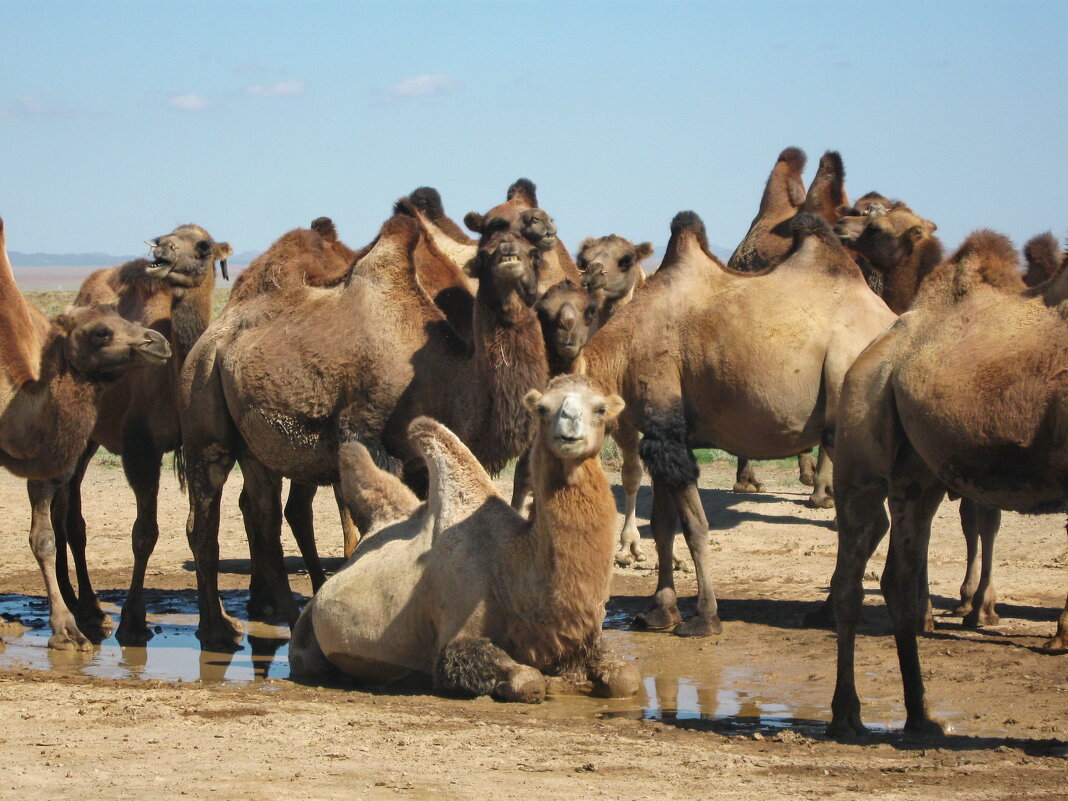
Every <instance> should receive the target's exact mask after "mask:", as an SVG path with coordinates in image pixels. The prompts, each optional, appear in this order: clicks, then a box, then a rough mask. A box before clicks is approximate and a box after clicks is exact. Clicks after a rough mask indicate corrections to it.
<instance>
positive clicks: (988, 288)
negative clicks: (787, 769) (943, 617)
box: [829, 231, 1068, 735]
mask: <svg viewBox="0 0 1068 801" xmlns="http://www.w3.org/2000/svg"><path fill="white" fill-rule="evenodd" d="M1016 266H1017V265H1016V253H1015V251H1014V250H1013V248H1012V245H1011V243H1009V241H1008V240H1007V239H1006V238H1005V237H1003V236H1001V235H999V234H995V233H993V232H991V231H979V232H977V233H975V234H973V235H971V236H970V237H968V238H967V239H966V240H965V242H964V243H963V244H962V245H961V247H960V249H959V250H958V251H957V252H956V253H955V254H954V255H953V256H952V257H951V258H950V259H949V260H948V261H947V262H945V263H944V264H943V265H941V266H940V267H938V268H937V269H936V270H935V271H933V272H932V273H931V274H930V276H929V277H928V278H927V279H926V280H925V281H924V283H923V285H922V286H921V289H920V292H919V294H918V296H917V297H916V300H915V303H914V304H913V306H912V309H911V311H910V312H909V313H908V314H907V315H904V316H903V317H901V318H900V319H899V320H898V322H897V323H896V324H895V325H894V326H893V327H892V328H890V329H889V330H888V331H886V332H885V333H884V334H883V335H882V336H881V337H880V338H879V339H877V340H876V342H874V343H873V344H872V345H871V347H869V348H868V349H867V351H865V352H864V354H862V355H861V356H860V358H858V359H857V361H856V363H855V364H854V365H853V367H852V368H851V369H850V371H849V374H848V375H847V377H846V381H845V385H844V387H843V391H842V399H841V403H840V410H841V411H840V416H839V424H838V431H837V437H836V447H835V457H836V459H837V462H838V467H839V469H838V475H837V480H836V484H835V489H836V494H837V498H838V542H839V546H838V561H837V566H836V568H835V572H834V578H833V580H832V595H833V598H834V610H835V617H836V620H837V627H838V675H837V684H836V687H835V692H834V700H833V703H832V721H831V724H830V727H829V732H830V733H831V734H833V735H843V734H863V733H864V732H865V731H866V730H865V728H864V726H863V724H862V722H861V717H860V701H859V698H858V696H857V692H856V685H855V677H854V663H853V660H854V648H855V639H856V625H857V619H858V617H859V614H860V609H861V605H862V597H863V589H862V578H863V573H864V569H865V565H866V563H867V561H868V559H869V558H870V556H871V554H872V553H873V552H874V550H875V548H876V546H877V545H878V543H879V541H880V540H881V539H882V537H883V536H884V535H885V533H886V532H887V529H888V528H889V530H890V552H889V554H888V556H887V563H886V568H885V570H884V572H883V577H882V591H883V595H884V597H885V599H886V605H887V608H888V610H889V612H890V617H891V620H892V622H893V628H894V637H895V640H896V643H897V652H898V660H899V663H900V666H901V677H902V683H903V686H904V697H905V708H906V722H905V728H906V730H909V731H914V732H920V733H941V732H942V727H941V726H940V725H939V724H938V723H937V722H935V721H934V720H932V718H931V717H930V715H929V714H928V711H927V706H926V701H925V693H924V686H923V678H922V675H921V673H920V661H919V652H918V647H917V641H916V622H917V619H918V618H919V617H920V616H921V615H922V613H923V610H922V609H921V607H922V595H921V590H922V589H923V584H922V575H921V574H922V572H923V567H924V565H925V563H926V561H925V559H926V550H927V543H928V539H929V537H930V530H931V519H932V517H933V515H934V514H935V511H936V510H937V508H938V505H939V503H940V502H941V500H942V498H943V496H944V495H945V493H946V490H947V488H948V489H949V491H951V492H953V493H956V494H959V495H961V496H962V497H965V498H969V499H971V500H972V501H973V502H974V503H975V504H976V506H977V508H978V509H980V510H985V511H983V513H984V515H986V516H987V520H985V521H984V522H985V524H988V525H991V526H992V527H993V528H994V529H995V530H996V528H997V522H998V515H999V514H1000V513H999V512H998V510H1000V509H1011V510H1016V511H1021V512H1026V513H1040V512H1054V511H1063V510H1064V509H1065V489H1064V488H1065V486H1066V482H1068V438H1066V435H1065V431H1068V426H1065V424H1064V420H1063V417H1064V409H1065V403H1066V400H1068V380H1066V378H1065V376H1066V375H1068V363H1066V357H1065V354H1066V353H1068V333H1066V330H1065V325H1064V318H1065V315H1066V300H1068V277H1066V276H1065V274H1063V273H1062V274H1061V275H1060V276H1058V277H1057V278H1056V279H1054V280H1053V281H1051V282H1048V283H1046V284H1043V285H1042V286H1039V287H1036V288H1034V289H1031V290H1028V291H1026V292H1019V291H1014V290H1012V289H1011V288H1010V286H1007V285H1006V283H1007V282H1006V281H1005V277H1006V276H1008V275H1010V274H1012V273H1014V272H1015V271H1016ZM1017 278H1018V275H1017ZM884 501H888V502H889V508H890V519H889V520H888V519H887V516H886V512H885V510H884V507H883V502H884ZM1044 647H1045V648H1046V649H1047V650H1057V649H1064V648H1065V647H1068V610H1066V612H1065V614H1064V615H1063V616H1062V617H1061V620H1060V622H1059V624H1058V629H1057V633H1056V635H1055V636H1054V637H1053V638H1052V639H1051V640H1050V641H1048V642H1047V643H1046V644H1045V646H1044Z"/></svg>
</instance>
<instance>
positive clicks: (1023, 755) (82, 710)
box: [0, 463, 1068, 801]
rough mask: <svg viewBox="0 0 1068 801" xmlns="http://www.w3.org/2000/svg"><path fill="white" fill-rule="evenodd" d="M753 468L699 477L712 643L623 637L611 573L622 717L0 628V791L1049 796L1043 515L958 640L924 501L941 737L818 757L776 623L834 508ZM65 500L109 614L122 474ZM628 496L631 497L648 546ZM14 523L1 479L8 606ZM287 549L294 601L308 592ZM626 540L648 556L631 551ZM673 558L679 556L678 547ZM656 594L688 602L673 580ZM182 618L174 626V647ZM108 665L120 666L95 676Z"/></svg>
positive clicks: (795, 650)
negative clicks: (623, 667) (982, 620)
mask: <svg viewBox="0 0 1068 801" xmlns="http://www.w3.org/2000/svg"><path fill="white" fill-rule="evenodd" d="M760 467H761V469H760V472H761V476H762V478H763V479H764V480H765V481H766V483H767V484H768V486H769V490H770V491H769V493H768V494H766V495H759V496H758V495H750V496H738V495H733V494H731V493H729V492H726V491H724V489H723V488H726V487H729V486H730V484H731V482H732V477H731V474H730V468H729V467H728V466H726V465H723V464H719V465H715V466H713V467H711V468H710V467H707V466H706V467H705V468H704V469H703V475H702V487H703V492H702V495H703V499H704V502H705V508H706V510H707V512H708V514H709V518H710V521H711V527H712V531H711V533H710V537H711V541H712V543H713V552H714V555H715V559H716V561H715V568H714V575H715V577H716V591H717V595H718V597H719V598H720V602H721V605H720V609H721V614H722V616H723V619H724V633H723V635H722V636H721V637H718V638H714V639H706V640H683V639H680V638H676V637H673V636H671V635H669V634H663V633H639V632H629V631H626V630H625V627H624V626H625V621H626V620H627V619H629V617H630V616H631V615H632V614H633V613H634V612H636V611H640V610H641V609H642V608H644V605H645V598H646V596H647V595H648V594H650V593H651V591H652V589H653V586H654V581H655V579H654V575H653V573H652V571H651V570H650V569H649V567H647V566H646V565H649V564H650V563H645V564H643V565H642V566H641V567H640V568H638V569H634V568H625V569H617V570H616V574H615V578H614V584H613V590H614V592H613V595H614V598H613V601H612V603H611V605H610V607H609V621H610V624H609V625H610V626H611V627H612V630H611V631H609V632H608V633H607V634H606V636H607V637H608V639H609V640H610V641H611V642H612V643H613V644H614V645H615V646H616V647H617V648H619V649H620V650H621V651H622V652H623V653H624V654H626V655H628V656H630V657H633V658H635V659H637V660H638V664H639V665H640V667H641V670H642V673H643V675H644V676H646V680H645V687H644V689H643V694H642V695H641V696H640V697H639V698H637V699H634V701H632V702H606V701H598V700H595V699H589V698H584V697H577V696H570V697H553V698H550V699H549V700H548V701H547V702H546V703H544V704H542V705H540V706H536V707H522V706H514V705H506V704H500V703H495V702H493V701H489V700H479V701H459V700H450V699H439V698H435V697H432V696H427V695H420V694H399V693H397V694H383V693H377V694H376V693H368V692H362V691H359V690H336V689H318V688H308V687H303V686H299V685H295V684H293V683H291V682H289V681H288V680H287V678H286V675H287V673H288V670H287V668H286V666H285V659H284V648H283V649H281V650H278V651H277V652H276V653H275V654H274V657H273V659H269V660H268V661H269V662H270V664H269V666H267V667H265V668H263V669H262V670H261V671H260V673H261V676H262V675H263V673H264V672H265V673H266V676H267V677H266V678H259V679H255V680H252V679H251V676H245V674H242V673H240V672H239V671H238V662H241V661H242V660H244V661H245V662H247V661H248V659H247V658H246V657H245V656H242V655H240V654H239V655H237V657H235V658H234V664H233V666H232V667H231V666H230V662H229V661H228V659H226V658H219V659H216V658H214V657H212V656H211V655H205V656H200V655H198V656H197V657H195V658H194V673H193V674H192V675H190V676H186V677H185V679H186V680H184V681H178V680H164V679H159V678H151V676H152V675H154V674H153V665H154V664H156V663H160V664H165V663H166V662H167V659H178V658H179V655H180V654H181V653H182V652H183V648H182V647H179V646H178V645H174V647H173V648H170V646H169V643H171V642H172V641H171V640H168V639H167V635H163V634H161V635H158V636H157V638H156V639H155V640H153V642H151V643H150V644H149V646H148V649H147V652H145V653H146V654H147V655H142V656H141V657H140V660H139V659H138V658H137V657H136V656H135V655H132V652H131V653H122V651H121V649H118V648H117V647H116V646H105V648H103V649H101V651H100V652H99V653H98V654H89V655H84V656H82V655H70V654H56V653H54V652H48V651H47V649H45V648H43V646H42V643H43V642H44V638H45V637H46V636H47V633H46V632H43V633H42V632H41V631H40V630H30V631H28V632H24V630H23V629H22V628H21V627H20V626H18V625H14V624H8V625H7V626H6V627H5V628H4V629H3V634H4V636H5V639H6V640H8V645H7V649H6V651H5V652H4V653H2V654H0V720H3V722H4V725H3V727H2V730H0V753H2V754H4V764H5V766H6V768H5V769H4V770H3V772H2V773H0V798H18V799H25V800H26V801H32V799H58V798H69V797H77V798H80V799H95V798H100V799H124V798H137V799H142V798H157V797H159V798H177V797H180V796H185V797H189V798H207V797H212V798H238V799H289V798H306V799H320V798H322V799H326V798H368V799H393V798H397V797H402V798H440V799H467V798H478V799H483V798H492V799H498V798H500V799H506V798H507V799H510V798H521V799H524V801H530V800H531V799H541V798H553V799H560V798H613V799H652V798H656V799H659V798H671V799H688V798H694V799H697V798H700V799H732V800H737V801H746V800H747V799H760V800H761V801H765V799H779V798H811V797H821V798H834V799H855V798H870V797H873V796H877V797H880V798H902V799H906V798H909V799H911V798H917V799H918V798H936V797H937V798H967V799H969V800H970V801H974V800H975V799H985V798H990V799H994V798H997V799H1004V798H1028V799H1034V798H1068V780H1066V777H1068V759H1065V754H1066V748H1065V744H1066V741H1068V656H1047V655H1044V654H1041V653H1039V652H1038V651H1037V646H1038V645H1040V644H1041V642H1042V641H1043V640H1044V639H1045V638H1047V637H1049V636H1050V635H1051V634H1052V633H1053V630H1054V627H1055V624H1056V617H1057V614H1058V612H1059V609H1060V608H1061V606H1062V605H1063V603H1064V595H1065V590H1066V589H1068V571H1066V570H1065V567H1066V565H1068V549H1066V544H1068V543H1066V540H1065V533H1064V525H1063V521H1062V520H1061V519H1059V518H1056V517H1035V518H1024V517H1021V516H1018V515H1012V514H1007V515H1005V521H1004V525H1003V527H1002V532H1001V536H1000V539H999V541H998V544H997V548H998V552H997V557H996V565H997V576H998V583H999V589H1000V597H1001V604H1000V607H999V611H1000V612H1001V614H1002V621H1001V623H1000V624H999V625H998V626H996V627H992V628H988V629H984V630H981V631H969V630H965V629H963V628H962V627H961V626H960V624H959V621H958V620H957V619H956V618H953V617H951V616H949V615H948V610H949V609H951V608H952V606H953V601H954V600H955V598H956V596H957V590H958V587H959V584H960V581H961V578H962V576H963V542H962V539H961V537H960V533H959V524H958V522H957V518H956V515H957V510H956V504H951V503H948V502H947V503H946V504H944V506H943V508H942V509H941V511H940V513H939V516H938V518H937V519H936V521H935V534H934V537H933V542H932V554H931V578H932V593H933V595H934V599H935V604H936V610H937V612H938V614H939V617H938V622H939V628H938V630H937V632H936V633H935V634H934V635H930V636H927V637H925V638H923V639H922V641H921V658H922V660H923V664H924V670H925V675H926V677H927V688H928V694H929V698H930V702H931V705H932V708H933V710H934V711H935V713H936V714H937V715H939V716H941V717H942V718H943V719H944V720H946V721H948V722H949V723H950V724H951V725H952V727H953V731H952V733H951V734H949V735H948V736H946V737H945V738H941V739H938V740H927V741H922V740H911V739H908V738H904V737H902V736H901V735H900V734H898V733H896V732H894V731H890V732H887V731H885V730H884V731H882V732H881V733H876V734H875V735H873V737H872V738H871V739H870V740H867V741H865V742H854V743H838V742H833V741H829V740H827V739H826V738H824V737H823V735H822V728H823V726H824V725H825V723H826V721H827V720H828V718H829V705H830V698H831V693H832V689H833V680H834V638H833V635H832V634H831V633H830V632H829V631H826V630H812V629H806V628H804V627H802V626H801V624H800V618H801V616H802V615H803V613H804V612H805V611H806V610H807V609H809V608H811V606H812V604H813V603H814V602H816V601H817V600H819V599H820V598H821V597H822V596H823V593H825V591H826V587H827V581H828V578H829V576H830V574H831V571H832V568H833V561H834V553H835V534H834V532H833V530H832V529H831V526H830V521H831V518H832V513H830V512H826V511H814V510H809V509H806V508H805V507H804V506H803V505H802V502H803V499H804V497H805V492H804V488H802V487H801V486H800V485H798V484H797V483H796V480H795V478H794V475H793V471H792V470H787V469H785V468H782V467H776V466H769V465H762V466H760ZM616 481H617V483H618V477H616ZM239 487H240V477H239V476H237V475H235V476H234V477H232V478H231V481H230V483H229V485H228V486H227V493H228V494H227V497H226V499H225V500H224V506H223V509H224V513H223V517H224V520H223V526H224V528H223V531H222V535H221V543H222V557H223V559H222V568H223V570H224V571H225V572H224V575H223V576H222V580H221V583H222V586H223V587H224V588H227V589H231V590H241V591H244V590H245V589H247V583H248V552H247V546H246V544H245V538H244V533H243V529H242V528H241V523H240V518H239V516H238V513H237V504H236V493H237V491H238V489H239ZM617 489H618V487H617ZM84 490H85V507H86V517H87V520H88V523H89V531H90V538H89V559H90V567H91V570H92V575H93V580H94V583H95V585H96V588H97V590H98V591H102V593H103V595H104V596H105V597H106V598H108V597H110V598H115V599H116V600H121V591H122V590H124V589H125V588H126V586H127V581H128V573H129V569H130V564H131V561H132V556H131V553H130V545H129V530H130V524H131V522H132V517H133V500H132V496H131V494H130V493H129V490H128V489H127V487H126V484H125V481H124V479H123V476H122V472H121V470H119V469H116V468H115V467H109V466H106V465H102V464H99V463H94V465H93V466H92V467H91V469H90V472H89V475H88V476H87V478H86V481H85V485H84ZM329 496H330V493H320V497H319V498H317V499H316V515H317V526H318V531H319V539H320V549H321V551H322V552H323V553H324V554H326V555H328V556H330V557H332V561H331V562H330V563H329V564H330V565H336V564H337V557H339V556H340V549H341V543H340V529H339V526H338V524H337V519H336V510H335V509H334V508H333V501H332V498H330V497H329ZM619 500H620V501H621V498H619ZM649 504H650V496H649V490H648V488H643V491H642V494H641V496H640V503H639V511H640V513H641V514H642V515H643V517H644V518H645V520H644V522H645V523H646V526H645V527H644V528H643V534H644V536H646V537H648V536H649V531H648V526H647V521H648V514H649ZM186 510H187V507H186V501H185V498H184V496H182V495H181V494H180V493H179V492H178V490H177V486H176V482H175V481H174V478H173V476H172V475H171V474H170V473H167V474H166V475H165V476H164V483H163V491H162V493H161V499H160V519H161V531H162V535H161V538H160V542H159V545H158V547H157V550H156V553H155V556H154V558H153V560H152V563H151V566H150V569H149V575H148V585H149V586H150V587H152V588H155V589H157V590H161V591H163V592H160V593H157V594H155V595H154V596H153V597H152V598H151V599H150V607H149V609H150V612H153V611H154V609H155V611H160V604H167V603H171V604H172V606H173V604H175V603H178V601H177V600H176V599H184V602H185V603H187V604H188V603H191V599H192V597H193V592H192V591H193V590H194V588H195V579H194V574H193V572H192V563H191V561H190V555H189V551H188V547H187V545H186V542H185V537H184V536H183V531H184V521H185V517H186ZM28 517H29V514H28V505H27V502H26V495H25V487H24V484H23V483H22V482H19V481H18V480H16V479H14V478H13V477H12V476H10V475H8V474H6V473H5V474H0V521H2V526H3V530H4V536H3V538H0V593H2V594H6V595H3V596H0V597H2V598H3V599H5V601H6V602H7V603H8V604H9V605H10V604H15V605H16V606H17V605H18V604H23V606H25V605H26V604H36V608H37V609H40V608H41V606H40V604H39V603H37V602H35V601H27V600H26V599H25V598H24V597H22V596H38V597H39V596H41V595H42V593H43V585H42V581H41V578H40V575H39V573H38V571H37V567H36V564H35V562H34V560H33V557H32V555H31V554H30V551H29V549H28V547H27V544H26V531H27V529H28ZM285 536H286V538H287V543H286V545H287V553H288V554H290V557H289V561H288V564H289V565H290V567H291V579H292V582H293V586H294V590H295V591H297V592H300V593H304V594H308V593H309V592H310V585H309V582H308V579H307V576H306V575H305V574H304V573H303V572H302V570H301V568H302V566H301V564H300V561H299V559H298V558H297V557H296V550H295V548H294V547H293V545H292V541H291V539H290V538H289V535H288V531H286V532H285ZM646 549H647V552H648V553H649V555H650V562H651V560H652V558H653V549H652V543H651V541H647V542H646ZM677 550H678V552H679V553H680V554H681V553H685V547H684V546H683V545H682V541H681V538H680V540H679V544H678V545H677ZM882 554H883V552H882V551H880V552H879V554H877V556H876V558H875V560H873V562H872V565H871V566H870V572H869V574H868V576H867V580H866V588H867V589H868V590H869V593H868V596H869V600H868V603H869V604H870V608H868V609H867V610H866V616H865V621H866V622H865V624H864V626H863V628H862V634H861V636H860V638H859V648H858V682H859V689H860V694H861V699H862V702H863V703H864V715H865V720H866V722H868V723H869V724H878V725H881V726H883V727H889V728H890V729H897V728H898V727H900V725H901V722H902V720H903V716H904V713H903V710H902V705H901V689H900V681H899V676H898V672H897V666H896V657H895V654H894V650H893V643H892V638H891V637H890V636H889V624H888V620H887V617H886V614H885V611H884V609H883V608H882V600H881V597H880V596H879V594H878V583H877V578H876V574H877V572H878V571H880V570H881V562H882ZM676 578H677V581H678V582H679V585H680V589H681V594H682V595H683V596H684V597H686V598H687V599H691V600H692V593H693V592H694V590H695V587H694V582H693V574H692V573H684V572H680V573H676ZM242 597H243V596H242V595H241V593H236V592H235V593H232V594H231V595H230V600H229V601H228V603H231V604H233V606H231V611H233V612H238V613H240V612H241V611H242V607H241V603H240V602H241V599H242ZM179 605H180V604H179ZM194 609H195V607H194ZM686 611H687V610H686V607H684V613H685V612H686ZM39 614H40V613H39ZM24 619H25V620H26V622H29V623H31V624H33V621H32V620H29V619H28V618H25V617H24ZM194 622H195V621H192V620H189V621H186V625H185V628H186V629H187V635H188V631H191V630H192V626H193V625H194ZM180 628H182V627H181V626H179V625H176V626H175V627H174V629H173V630H174V631H178V630H179V629H180ZM176 636H177V635H176ZM188 639H189V638H188V636H187V637H186V640H188ZM173 642H174V643H180V639H176V640H174V641H173ZM27 643H29V645H27ZM109 648H110V650H108V649H109ZM169 648H170V650H168V649H169ZM268 650H270V649H268ZM26 654H29V656H26ZM109 654H116V655H118V656H116V657H115V658H116V659H123V660H125V662H124V663H123V664H126V665H127V668H126V669H123V670H119V669H117V668H116V669H111V668H109V667H108V665H107V664H106V663H107V660H108V659H110V658H111V657H110V656H109ZM197 660H199V672H197V671H196V670H195V666H196V664H197ZM131 662H132V663H133V664H134V666H135V668H136V670H133V671H132V670H131V669H130V668H129V664H130V663H131ZM146 663H147V667H146V666H145V665H146ZM132 674H135V675H141V676H144V677H146V678H141V679H131V678H129V676H130V675H132ZM242 676H245V678H247V679H248V680H241V678H242Z"/></svg>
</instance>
